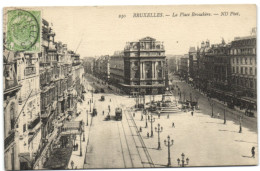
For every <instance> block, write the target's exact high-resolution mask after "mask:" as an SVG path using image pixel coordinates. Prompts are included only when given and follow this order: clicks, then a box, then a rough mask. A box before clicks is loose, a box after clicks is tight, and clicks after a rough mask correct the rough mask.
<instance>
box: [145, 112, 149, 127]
mask: <svg viewBox="0 0 260 171" xmlns="http://www.w3.org/2000/svg"><path fill="white" fill-rule="evenodd" d="M144 113H145V128H147V127H148V123H147V114H148V113H147V111H146V110H144Z"/></svg>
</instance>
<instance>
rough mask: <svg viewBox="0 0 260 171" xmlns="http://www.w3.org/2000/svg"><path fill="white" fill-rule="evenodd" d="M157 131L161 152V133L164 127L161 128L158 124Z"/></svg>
mask: <svg viewBox="0 0 260 171" xmlns="http://www.w3.org/2000/svg"><path fill="white" fill-rule="evenodd" d="M155 131H156V132H157V133H158V150H160V149H161V142H160V132H162V131H163V127H161V126H160V124H159V123H158V128H157V127H155Z"/></svg>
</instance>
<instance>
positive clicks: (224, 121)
mask: <svg viewBox="0 0 260 171" xmlns="http://www.w3.org/2000/svg"><path fill="white" fill-rule="evenodd" d="M224 124H226V108H225V107H224Z"/></svg>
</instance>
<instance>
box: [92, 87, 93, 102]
mask: <svg viewBox="0 0 260 171" xmlns="http://www.w3.org/2000/svg"><path fill="white" fill-rule="evenodd" d="M92 103H93V87H92Z"/></svg>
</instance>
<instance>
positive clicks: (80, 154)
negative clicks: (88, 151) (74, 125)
mask: <svg viewBox="0 0 260 171" xmlns="http://www.w3.org/2000/svg"><path fill="white" fill-rule="evenodd" d="M81 129H82V128H81ZM81 134H82V130H81V131H80V139H79V140H80V153H79V156H82V146H81Z"/></svg>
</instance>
